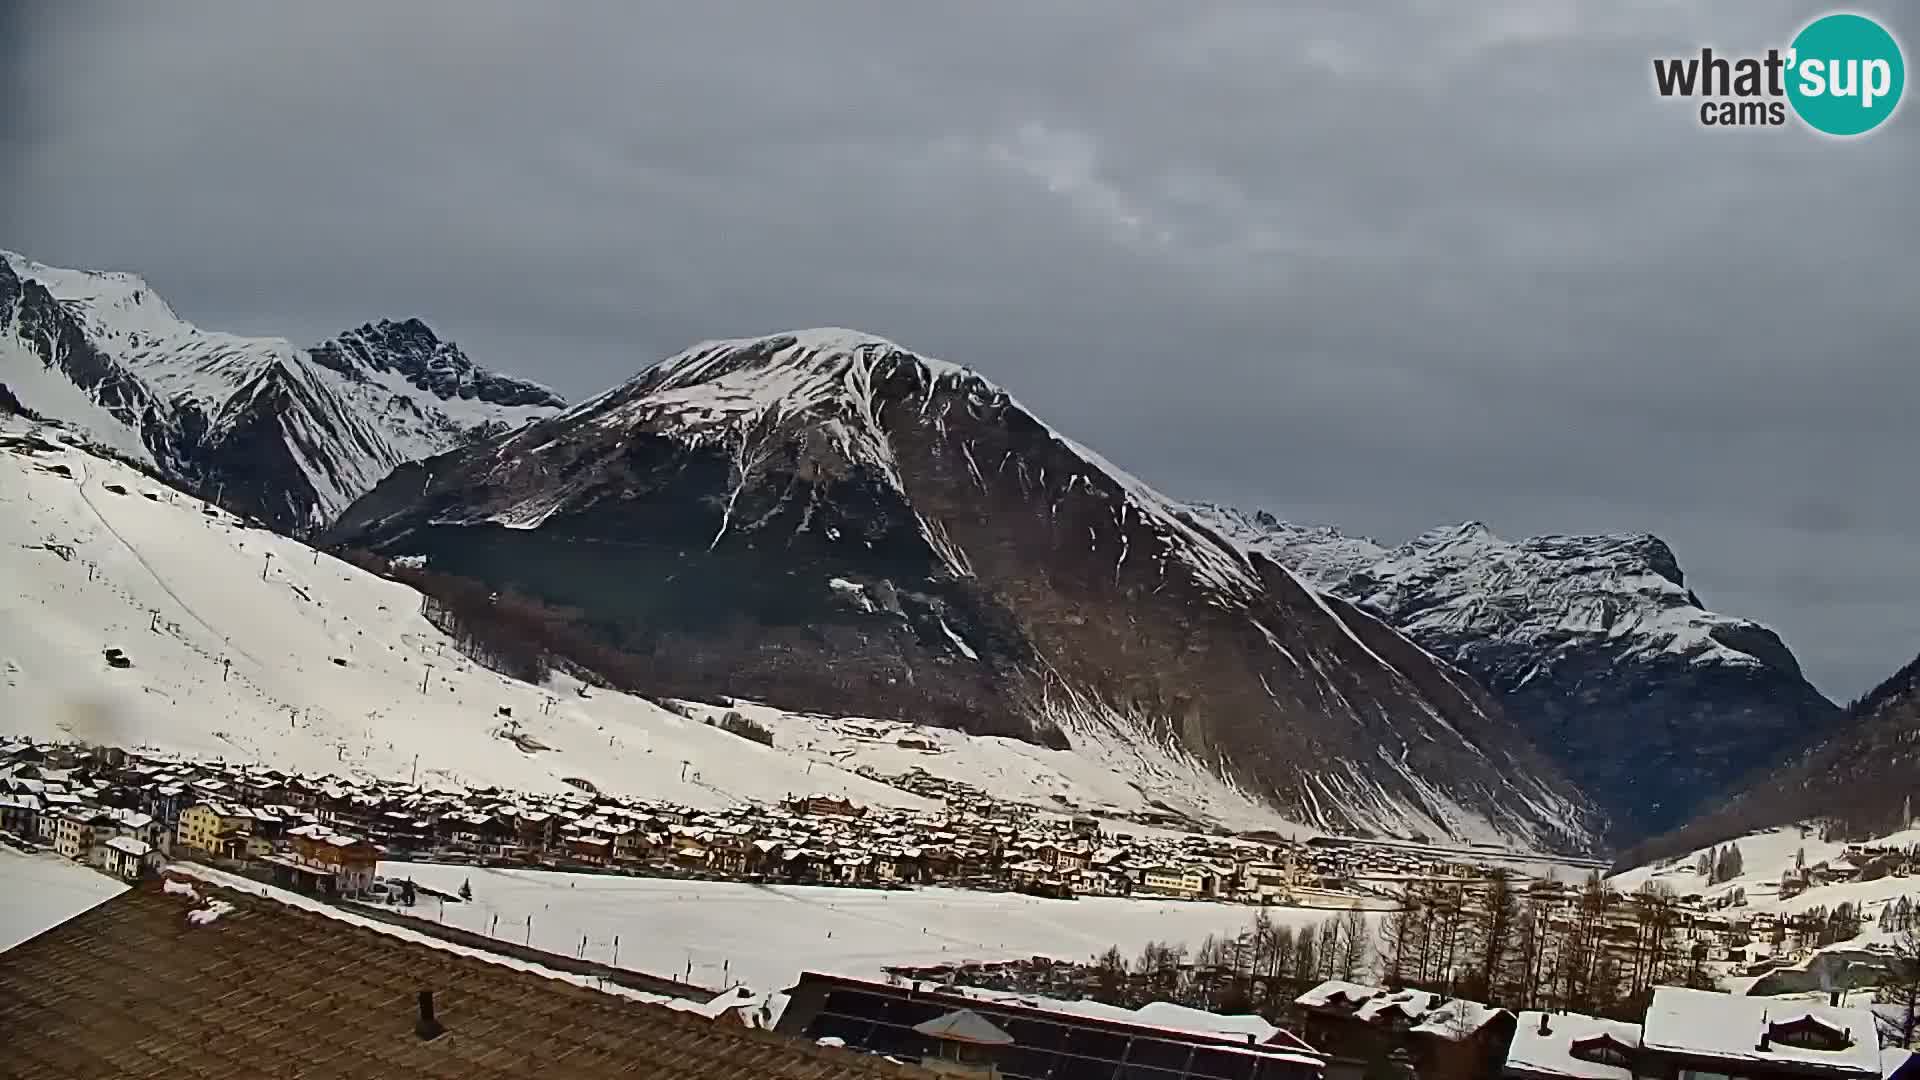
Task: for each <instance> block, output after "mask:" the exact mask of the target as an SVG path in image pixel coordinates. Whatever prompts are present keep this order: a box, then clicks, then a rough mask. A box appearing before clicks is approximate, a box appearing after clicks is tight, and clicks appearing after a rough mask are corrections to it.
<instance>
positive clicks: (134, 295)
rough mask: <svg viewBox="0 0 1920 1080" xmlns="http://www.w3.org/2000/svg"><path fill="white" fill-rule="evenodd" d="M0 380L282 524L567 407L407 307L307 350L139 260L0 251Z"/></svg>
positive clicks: (107, 439)
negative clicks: (178, 292)
mask: <svg viewBox="0 0 1920 1080" xmlns="http://www.w3.org/2000/svg"><path fill="white" fill-rule="evenodd" d="M0 384H4V385H5V386H6V387H7V388H8V390H9V392H10V393H11V394H12V395H13V397H15V398H17V399H18V400H19V401H20V402H21V403H22V405H23V406H24V407H26V408H29V409H32V410H33V411H34V412H36V413H39V414H42V415H45V416H48V417H52V418H55V419H58V420H61V421H63V422H65V423H67V424H69V425H70V426H72V427H74V428H76V429H78V430H80V431H82V432H84V433H85V434H86V435H88V436H89V437H90V438H92V439H93V440H94V441H96V442H98V443H101V444H103V445H108V446H112V447H113V448H115V449H116V450H118V451H119V452H121V453H123V454H126V455H128V456H130V457H133V458H135V459H137V460H140V461H143V462H145V463H147V464H150V465H152V466H154V467H155V468H158V469H159V470H160V471H161V472H163V473H164V474H166V475H167V476H168V477H169V478H170V479H171V480H173V481H174V482H176V483H178V484H180V485H181V486H183V487H185V488H187V489H188V490H191V491H196V492H199V493H201V494H204V495H207V496H210V497H213V498H216V499H221V500H224V501H225V502H227V504H228V505H230V506H232V507H235V508H238V509H242V510H244V511H245V512H248V513H253V514H257V515H259V516H260V517H261V518H262V519H264V520H266V521H268V522H270V523H272V524H274V525H276V526H278V527H281V528H287V529H306V528H313V527H316V526H318V525H322V524H324V523H325V522H326V521H327V520H329V519H330V518H331V517H332V516H333V515H334V514H336V513H338V512H339V511H341V510H343V509H345V508H346V506H347V504H348V503H349V502H351V501H352V500H353V498H354V497H355V496H357V495H359V494H360V493H362V492H364V491H366V490H367V489H368V488H371V487H372V486H373V485H374V484H375V483H377V482H379V480H380V479H381V478H382V477H384V476H385V475H386V474H387V473H388V472H390V471H391V470H392V469H393V468H394V467H395V466H396V465H399V464H401V463H403V462H406V461H412V460H417V459H420V458H424V457H429V456H432V455H433V454H437V453H440V452H442V451H444V450H448V449H451V448H452V447H454V446H458V445H461V444H462V443H464V442H467V441H469V440H471V439H473V438H475V437H476V436H477V435H480V434H490V433H497V432H499V431H502V430H508V429H512V428H516V427H519V426H521V425H523V424H525V423H527V422H528V421H530V420H534V419H537V418H539V417H542V416H548V415H551V414H553V413H554V412H556V411H557V410H558V409H560V408H561V407H562V404H563V403H562V402H561V401H560V399H559V398H558V397H557V396H555V395H554V393H553V392H552V391H551V390H548V389H546V388H545V387H543V386H539V385H537V384H534V383H529V382H526V381H524V380H520V379H514V378H510V377H507V376H503V375H496V374H494V373H491V372H488V371H485V370H484V369H481V368H479V367H478V366H476V365H475V364H473V362H472V361H470V360H469V359H468V358H467V357H466V356H465V354H463V353H461V352H460V350H459V349H458V348H457V347H456V346H454V345H453V344H452V343H451V342H443V341H441V340H439V339H438V338H437V337H435V336H434V334H433V332H432V331H431V330H430V329H428V328H427V326H426V325H425V324H424V323H422V322H420V321H419V320H417V319H409V320H404V321H401V322H384V321H383V322H380V323H370V324H367V325H365V326H362V327H359V328H358V329H356V330H352V331H348V332H347V333H346V334H343V335H341V336H340V337H338V338H336V339H334V340H333V341H331V342H328V343H326V344H324V345H322V346H320V347H319V348H316V349H314V350H311V351H309V350H307V349H303V348H300V347H299V346H296V345H294V344H293V343H292V342H290V341H288V340H286V339H285V338H277V337H244V336H240V335H236V334H227V333H221V332H218V331H212V330H205V329H202V328H201V327H199V326H196V325H194V324H193V323H191V322H189V321H187V320H185V319H183V318H181V317H180V316H179V315H178V314H177V313H176V312H175V311H174V310H173V308H172V307H170V306H169V305H168V304H167V303H166V301H165V300H163V299H162V298H161V297H159V296H158V295H157V294H155V293H154V292H153V290H152V289H151V288H150V287H149V286H148V285H147V283H146V282H145V281H143V280H142V279H140V278H139V277H137V276H135V275H133V274H125V273H96V272H93V271H86V270H66V269H61V268H59V267H52V266H47V265H45V264H43V263H39V262H35V261H34V260H32V259H28V258H26V257H25V256H22V255H18V254H14V253H11V252H8V253H5V257H4V260H0Z"/></svg>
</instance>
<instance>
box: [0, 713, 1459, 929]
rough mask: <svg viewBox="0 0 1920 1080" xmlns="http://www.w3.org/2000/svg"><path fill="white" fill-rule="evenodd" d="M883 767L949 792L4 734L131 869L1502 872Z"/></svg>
mask: <svg viewBox="0 0 1920 1080" xmlns="http://www.w3.org/2000/svg"><path fill="white" fill-rule="evenodd" d="M883 779H884V780H885V782H887V783H890V784H893V785H895V786H898V787H900V788H902V789H904V790H908V791H911V792H913V793H915V794H918V795H922V796H924V797H926V798H928V799H931V800H934V801H936V802H939V803H941V804H943V809H941V810H939V811H935V812H931V813H927V812H921V813H911V812H907V811H902V810H897V809H889V808H880V807H868V806H861V805H857V804H855V803H853V802H851V801H848V800H846V799H844V798H837V797H830V796H822V795H810V796H796V797H792V798H789V799H786V800H784V801H782V802H780V803H778V804H773V805H760V804H750V803H749V804H740V805H736V806H732V807H729V808H725V809H717V810H699V809H694V808H689V807H685V806H680V805H674V804H669V803H662V802H655V801H650V800H646V799H641V798H634V797H629V796H623V795H615V794H609V793H605V792H599V791H594V790H592V789H591V787H590V786H589V785H587V784H585V783H584V782H580V783H579V787H578V790H575V791H572V792H568V793H563V794H537V793H529V792H519V791H509V790H504V789H501V788H492V787H488V788H474V789H461V790H450V789H446V788H444V787H433V788H427V787H423V786H420V785H416V784H411V783H406V782H400V781H391V780H375V779H367V778H343V777H339V776H332V775H327V776H302V775H298V774H293V773H288V772H283V771H280V770H277V769H273V768H267V767H262V766H255V765H240V764H232V763H224V762H217V761H196V760H189V759H182V758H179V757H175V756H171V755H157V754H147V753H142V752H138V751H128V750H124V749H120V748H112V747H87V746H81V745H76V744H67V743H46V742H39V743H36V742H33V741H30V740H25V739H10V740H6V741H0V833H4V834H5V836H6V837H8V838H11V839H12V840H13V841H15V842H16V843H18V844H25V845H46V846H51V847H53V848H54V849H56V850H57V851H59V852H60V853H61V854H63V855H65V856H67V857H68V858H72V859H75V860H76V861H81V862H86V863H88V864H90V865H94V866H96V867H98V868H100V869H103V870H106V871H107V872H109V873H112V874H115V875H116V876H123V877H129V878H131V877H137V876H139V875H141V874H143V873H150V872H152V870H153V869H155V868H156V867H157V866H159V865H160V864H161V863H162V862H163V861H165V860H167V859H170V858H182V857H190V856H198V857H209V858H213V859H219V860H226V861H231V862H251V863H260V864H263V865H265V866H273V867H278V868H280V869H282V870H284V871H285V872H286V873H285V875H283V876H285V877H287V879H288V883H289V884H292V885H295V886H298V887H301V888H304V889H307V890H308V891H313V892H317V893H323V894H327V895H333V896H340V897H351V898H365V897H366V896H367V895H368V894H370V893H372V891H373V889H374V886H375V884H376V883H375V881H374V878H375V867H376V865H377V864H378V863H379V862H380V861H383V860H395V861H398V860H406V861H413V862H463V863H473V864H476V865H492V866H511V867H521V868H529V869H565V870H575V871H581V870H584V871H596V872H607V873H630V874H640V875H647V876H670V877H690V878H702V879H711V880H739V881H754V882H777V883H783V884H824V885H836V886H850V887H869V888H905V887H910V886H914V885H935V884H937V885H945V886H951V887H957V888H969V889H982V890H990V891H1007V892H1020V893H1026V894H1030V895H1036V896H1046V897H1055V898H1060V899H1072V898H1074V897H1077V896H1082V895H1092V896H1113V897H1128V896H1141V897H1153V898H1157V899H1179V900H1195V901H1214V902H1230V903H1232V902H1237V903H1247V904H1286V905H1297V906H1307V907H1328V908H1336V909H1345V908H1348V907H1352V906H1359V907H1362V908H1365V909H1369V910H1381V909H1385V908H1388V907H1391V906H1392V905H1393V903H1394V900H1393V887H1394V886H1396V885H1398V884H1401V883H1404V882H1407V881H1419V880H1427V879H1436V878H1438V879H1447V880H1459V881H1466V880H1477V879H1483V878H1485V877H1486V876H1487V875H1488V874H1489V872H1490V871H1489V869H1488V868H1487V867H1486V866H1484V865H1480V864H1476V863H1473V862H1466V861H1460V860H1448V859H1441V858H1434V857H1428V856H1424V855H1420V854H1415V853H1408V852H1402V851H1398V850H1394V849H1375V848H1366V847H1359V846H1353V845H1348V844H1343V843H1339V842H1324V843H1322V842H1312V841H1310V842H1291V841H1286V840H1281V839H1277V838H1275V839H1267V840H1263V841H1255V840H1248V839H1243V838H1237V837H1231V836H1218V835H1205V834H1199V833H1180V832H1175V831H1172V830H1165V829H1159V828H1153V827H1142V828H1139V829H1137V830H1135V829H1133V828H1132V827H1131V826H1129V827H1128V828H1126V829H1120V830H1116V829H1115V828H1113V826H1112V823H1109V822H1102V821H1099V820H1096V819H1095V818H1092V817H1089V816H1086V815H1064V814H1056V813H1050V812H1045V811H1040V810H1036V809H1034V808H1032V807H1028V806H1024V805H1019V804H1013V803H1008V802H1003V801H1000V800H996V799H993V798H991V797H989V796H987V795H985V794H983V793H981V792H979V791H977V790H975V789H972V788H970V787H968V786H967V785H964V784H960V783H956V782H953V781H949V780H944V779H941V778H938V777H934V776H931V775H928V774H926V773H924V772H920V771H915V772H912V773H908V774H905V775H902V776H898V777H888V778H883Z"/></svg>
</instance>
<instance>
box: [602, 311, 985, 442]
mask: <svg viewBox="0 0 1920 1080" xmlns="http://www.w3.org/2000/svg"><path fill="white" fill-rule="evenodd" d="M942 380H955V381H959V380H972V381H973V382H976V383H977V384H978V387H979V389H981V390H982V391H983V392H992V391H994V390H997V388H996V387H993V386H992V385H991V384H989V383H988V382H987V381H986V380H985V379H982V378H981V377H980V376H978V375H976V374H975V373H973V372H972V371H970V370H968V369H966V368H963V367H961V366H959V365H958V364H950V363H947V362H945V361H942V360H935V359H931V358H928V357H924V356H920V355H918V354H916V353H913V352H911V351H909V350H907V349H905V348H902V347H901V346H899V345H897V344H895V343H894V342H891V341H888V340H887V339H886V338H883V337H879V336H877V335H874V334H868V333H864V332H862V331H859V330H848V329H844V328H840V327H822V328H816V329H810V330H795V331H788V332H785V333H779V334H768V335H765V336H762V337H752V338H729V339H717V340H713V341H703V342H701V343H700V344H698V345H695V346H693V347H692V348H690V349H687V350H685V351H683V352H680V353H678V354H676V355H674V356H670V357H668V358H667V359H665V360H662V361H661V362H660V363H658V364H655V365H653V366H652V367H649V368H647V369H646V370H644V371H642V372H641V373H640V374H638V375H636V376H634V377H633V378H632V379H629V380H627V382H625V383H623V384H621V385H620V386H616V387H614V388H613V389H611V390H608V391H607V392H606V393H604V394H601V395H599V396H598V397H595V398H592V399H590V400H588V401H585V402H582V403H581V404H580V405H578V406H577V407H575V408H574V409H573V410H571V411H570V412H569V413H568V415H569V416H574V415H586V414H596V415H597V418H598V422H599V423H601V424H603V425H609V426H611V425H621V424H631V423H634V422H637V421H641V420H648V419H656V418H659V417H661V416H663V415H668V414H672V415H677V416H678V417H679V419H680V420H681V422H682V423H683V424H684V425H686V426H687V427H689V428H701V427H705V426H708V425H712V424H716V423H727V422H732V421H738V420H741V419H750V418H754V417H760V416H764V415H768V414H786V415H797V414H801V413H809V412H812V413H821V412H825V413H833V414H837V415H842V416H844V417H846V418H847V419H848V420H850V421H852V422H855V423H859V424H862V425H863V426H865V427H866V428H868V429H871V430H870V432H869V434H872V433H874V431H877V428H878V413H879V410H880V406H881V404H882V402H881V400H880V397H879V395H881V394H882V393H883V388H885V387H889V386H908V387H912V388H915V389H920V390H924V391H925V392H928V393H931V391H932V388H933V387H934V386H935V385H936V384H938V383H939V382H941V381H942Z"/></svg>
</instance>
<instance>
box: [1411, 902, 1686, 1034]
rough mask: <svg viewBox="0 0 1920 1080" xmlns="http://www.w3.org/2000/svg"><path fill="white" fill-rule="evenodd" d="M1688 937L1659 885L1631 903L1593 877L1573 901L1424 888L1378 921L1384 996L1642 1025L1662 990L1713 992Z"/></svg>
mask: <svg viewBox="0 0 1920 1080" xmlns="http://www.w3.org/2000/svg"><path fill="white" fill-rule="evenodd" d="M1681 930H1682V918H1681V912H1680V907H1679V902H1678V899H1677V898H1676V897H1675V895H1674V893H1673V891H1672V890H1671V889H1669V888H1668V887H1667V886H1666V885H1664V884H1663V883H1659V882H1649V883H1648V884H1647V885H1645V886H1643V887H1642V888H1641V889H1640V890H1639V891H1637V892H1635V893H1632V894H1630V895H1622V894H1621V893H1619V892H1617V891H1615V890H1614V889H1612V888H1610V887H1609V886H1608V885H1607V884H1606V883H1605V881H1604V880H1602V879H1601V878H1600V876H1599V875H1598V874H1595V875H1592V876H1590V877H1588V879H1587V880H1586V882H1585V883H1584V884H1582V885H1581V886H1580V887H1579V888H1578V889H1577V890H1575V891H1573V892H1572V893H1571V894H1569V893H1566V892H1562V891H1558V890H1556V891H1551V892H1546V891H1541V892H1530V891H1523V890H1521V889H1519V888H1517V887H1516V886H1515V885H1514V884H1513V882H1512V881H1511V880H1509V879H1508V878H1507V877H1506V876H1505V875H1499V876H1496V877H1495V878H1494V879H1493V881H1492V882H1491V883H1489V884H1488V885H1486V886H1484V887H1477V888H1476V887H1467V886H1462V885H1454V884H1441V885H1428V886H1426V887H1424V888H1421V889H1416V890H1410V891H1409V892H1408V893H1407V894H1406V895H1405V897H1404V903H1403V907H1402V909H1401V910H1399V911H1397V912H1393V913H1390V914H1388V915H1387V916H1385V917H1384V918H1383V919H1382V920H1381V924H1380V938H1381V943H1382V947H1381V950H1380V965H1379V969H1380V970H1379V973H1380V977H1381V980H1382V981H1383V982H1385V983H1386V984H1387V985H1389V986H1413V987H1417V988H1419V989H1423V990H1431V991H1434V992H1436V993H1441V994H1446V995H1449V996H1459V997H1467V998H1472V999H1473V1000H1476V1001H1482V1002H1485V1003H1487V1004H1490V1005H1500V1006H1504V1007H1506V1008H1510V1009H1514V1010H1519V1009H1568V1010H1572V1011H1575V1012H1584V1013H1591V1014H1594V1015H1599V1016H1637V1015H1639V1014H1641V1013H1642V1012H1644V1010H1645V1008H1646V1003H1647V1001H1648V1000H1649V999H1650V998H1651V996H1652V990H1653V987H1654V986H1656V985H1660V984H1674V985H1683V986H1694V987H1700V988H1710V987H1712V986H1713V985H1714V979H1713V977H1712V975H1711V973H1710V972H1709V971H1708V970H1707V968H1706V954H1705V949H1704V948H1703V947H1702V946H1701V945H1700V943H1698V942H1692V941H1686V940H1684V939H1683V938H1682V935H1681Z"/></svg>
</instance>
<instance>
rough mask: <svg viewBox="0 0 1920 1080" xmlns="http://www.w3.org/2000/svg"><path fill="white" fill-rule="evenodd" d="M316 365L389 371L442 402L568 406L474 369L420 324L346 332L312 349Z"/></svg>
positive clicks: (384, 323) (537, 388)
mask: <svg viewBox="0 0 1920 1080" xmlns="http://www.w3.org/2000/svg"><path fill="white" fill-rule="evenodd" d="M312 356H313V359H314V361H315V362H316V363H319V364H322V365H324V366H326V367H329V368H332V369H333V370H335V371H338V372H340V373H342V374H344V375H348V376H349V377H354V376H357V375H359V374H362V373H372V374H375V375H382V374H386V373H388V372H393V373H397V374H399V375H400V376H402V377H404V378H405V379H406V381H407V383H408V384H409V385H411V386H413V387H414V388H415V389H419V390H425V391H427V392H429V393H431V394H433V395H434V396H435V397H436V398H439V399H440V400H441V401H453V400H455V399H458V400H461V401H477V402H481V403H484V404H491V405H510V406H536V407H542V408H550V409H558V408H563V407H565V405H566V402H564V401H562V400H561V399H560V395H558V394H556V393H554V392H553V391H552V390H550V389H548V388H547V387H546V386H543V385H541V384H540V383H536V382H533V381H531V380H528V379H519V378H514V377H512V376H507V375H500V374H496V373H494V372H490V371H487V370H485V369H484V368H481V367H480V366H478V365H477V364H475V363H474V362H473V361H472V360H471V359H469V358H468V357H467V354H466V353H464V352H462V351H460V347H459V346H458V345H455V344H454V343H453V342H451V341H443V340H441V339H440V338H439V336H437V335H436V334H434V332H433V329H432V328H431V327H429V326H428V325H427V324H426V323H424V322H421V321H420V320H419V319H402V320H400V321H399V322H394V321H392V320H390V319H381V320H380V321H379V322H377V323H367V324H365V325H363V326H360V327H357V328H355V329H352V330H349V331H347V332H346V333H344V334H341V335H340V336H339V337H337V338H334V339H333V340H332V341H328V342H326V343H324V344H321V345H319V346H317V347H315V348H314V350H313V352H312Z"/></svg>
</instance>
